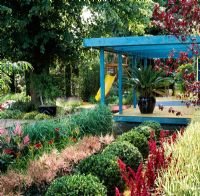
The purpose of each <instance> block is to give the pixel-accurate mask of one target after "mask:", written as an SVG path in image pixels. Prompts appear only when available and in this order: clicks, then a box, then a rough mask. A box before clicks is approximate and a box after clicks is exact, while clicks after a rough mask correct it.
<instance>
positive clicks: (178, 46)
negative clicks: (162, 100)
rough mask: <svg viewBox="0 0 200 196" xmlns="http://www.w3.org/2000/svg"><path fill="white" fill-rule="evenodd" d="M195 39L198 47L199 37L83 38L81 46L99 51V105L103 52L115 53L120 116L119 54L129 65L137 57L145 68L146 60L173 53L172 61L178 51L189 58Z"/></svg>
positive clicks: (199, 74)
mask: <svg viewBox="0 0 200 196" xmlns="http://www.w3.org/2000/svg"><path fill="white" fill-rule="evenodd" d="M192 38H195V39H196V41H195V43H196V44H198V45H200V36H192V37H191V36H190V37H187V38H186V41H184V42H181V41H180V40H178V39H177V38H176V37H175V36H172V35H162V36H135V37H114V38H87V39H84V43H83V46H84V47H90V48H95V49H99V50H100V88H101V104H104V103H105V81H104V78H105V62H104V51H108V52H113V53H117V54H118V86H119V92H118V94H119V114H122V74H123V73H122V71H123V69H122V55H128V56H130V57H132V59H133V62H132V66H136V64H137V58H140V59H143V60H144V61H143V62H144V66H147V59H153V58H163V59H165V58H168V56H169V54H170V53H171V52H172V51H173V53H174V58H177V57H178V56H179V53H180V52H187V53H188V56H189V57H192V56H193V54H192V52H191V50H190V47H191V44H192V43H193V41H192ZM197 67H198V70H197V78H198V80H200V62H199V63H198V66H197ZM136 104H137V100H136V92H134V96H133V105H134V107H136Z"/></svg>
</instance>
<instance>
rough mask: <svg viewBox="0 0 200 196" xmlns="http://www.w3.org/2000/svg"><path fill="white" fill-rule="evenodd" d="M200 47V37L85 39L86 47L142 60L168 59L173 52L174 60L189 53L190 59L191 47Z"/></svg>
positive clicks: (191, 54) (165, 36)
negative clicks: (182, 53)
mask: <svg viewBox="0 0 200 196" xmlns="http://www.w3.org/2000/svg"><path fill="white" fill-rule="evenodd" d="M193 40H195V44H198V45H200V36H188V37H186V41H184V42H183V41H181V40H179V39H178V38H176V37H175V36H173V35H159V36H134V37H113V38H87V39H84V43H83V46H84V47H92V48H96V49H100V48H101V47H103V48H104V51H109V52H114V53H119V52H121V53H122V54H126V55H131V56H136V57H140V58H168V56H169V54H170V53H171V52H172V51H173V53H174V58H177V57H178V56H179V53H180V52H187V53H188V56H189V57H192V56H193V53H192V51H191V49H190V48H191V45H192V44H193V43H194V41H193Z"/></svg>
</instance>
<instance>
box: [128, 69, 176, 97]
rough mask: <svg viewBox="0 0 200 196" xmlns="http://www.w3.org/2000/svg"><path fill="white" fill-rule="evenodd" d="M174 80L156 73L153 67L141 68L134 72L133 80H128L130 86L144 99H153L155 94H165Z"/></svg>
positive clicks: (161, 73) (159, 72)
mask: <svg viewBox="0 0 200 196" xmlns="http://www.w3.org/2000/svg"><path fill="white" fill-rule="evenodd" d="M172 82H173V80H172V79H171V78H169V77H164V74H163V72H162V71H154V70H153V69H152V66H146V67H143V66H140V68H134V69H133V70H132V78H129V79H128V84H129V85H131V86H133V88H135V89H136V90H137V92H139V94H140V96H142V97H151V96H153V95H154V94H155V93H158V94H164V92H165V89H166V87H168V86H169V85H170V84H171V83H172Z"/></svg>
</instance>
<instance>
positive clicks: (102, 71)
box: [100, 47, 105, 105]
mask: <svg viewBox="0 0 200 196" xmlns="http://www.w3.org/2000/svg"><path fill="white" fill-rule="evenodd" d="M100 87H101V104H102V105H104V104H105V66H104V47H100Z"/></svg>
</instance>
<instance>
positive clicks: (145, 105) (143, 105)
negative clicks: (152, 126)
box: [138, 96, 156, 114]
mask: <svg viewBox="0 0 200 196" xmlns="http://www.w3.org/2000/svg"><path fill="white" fill-rule="evenodd" d="M155 105H156V99H155V97H143V96H140V97H139V100H138V106H139V109H140V112H141V113H142V114H152V113H153V111H154V108H155Z"/></svg>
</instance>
